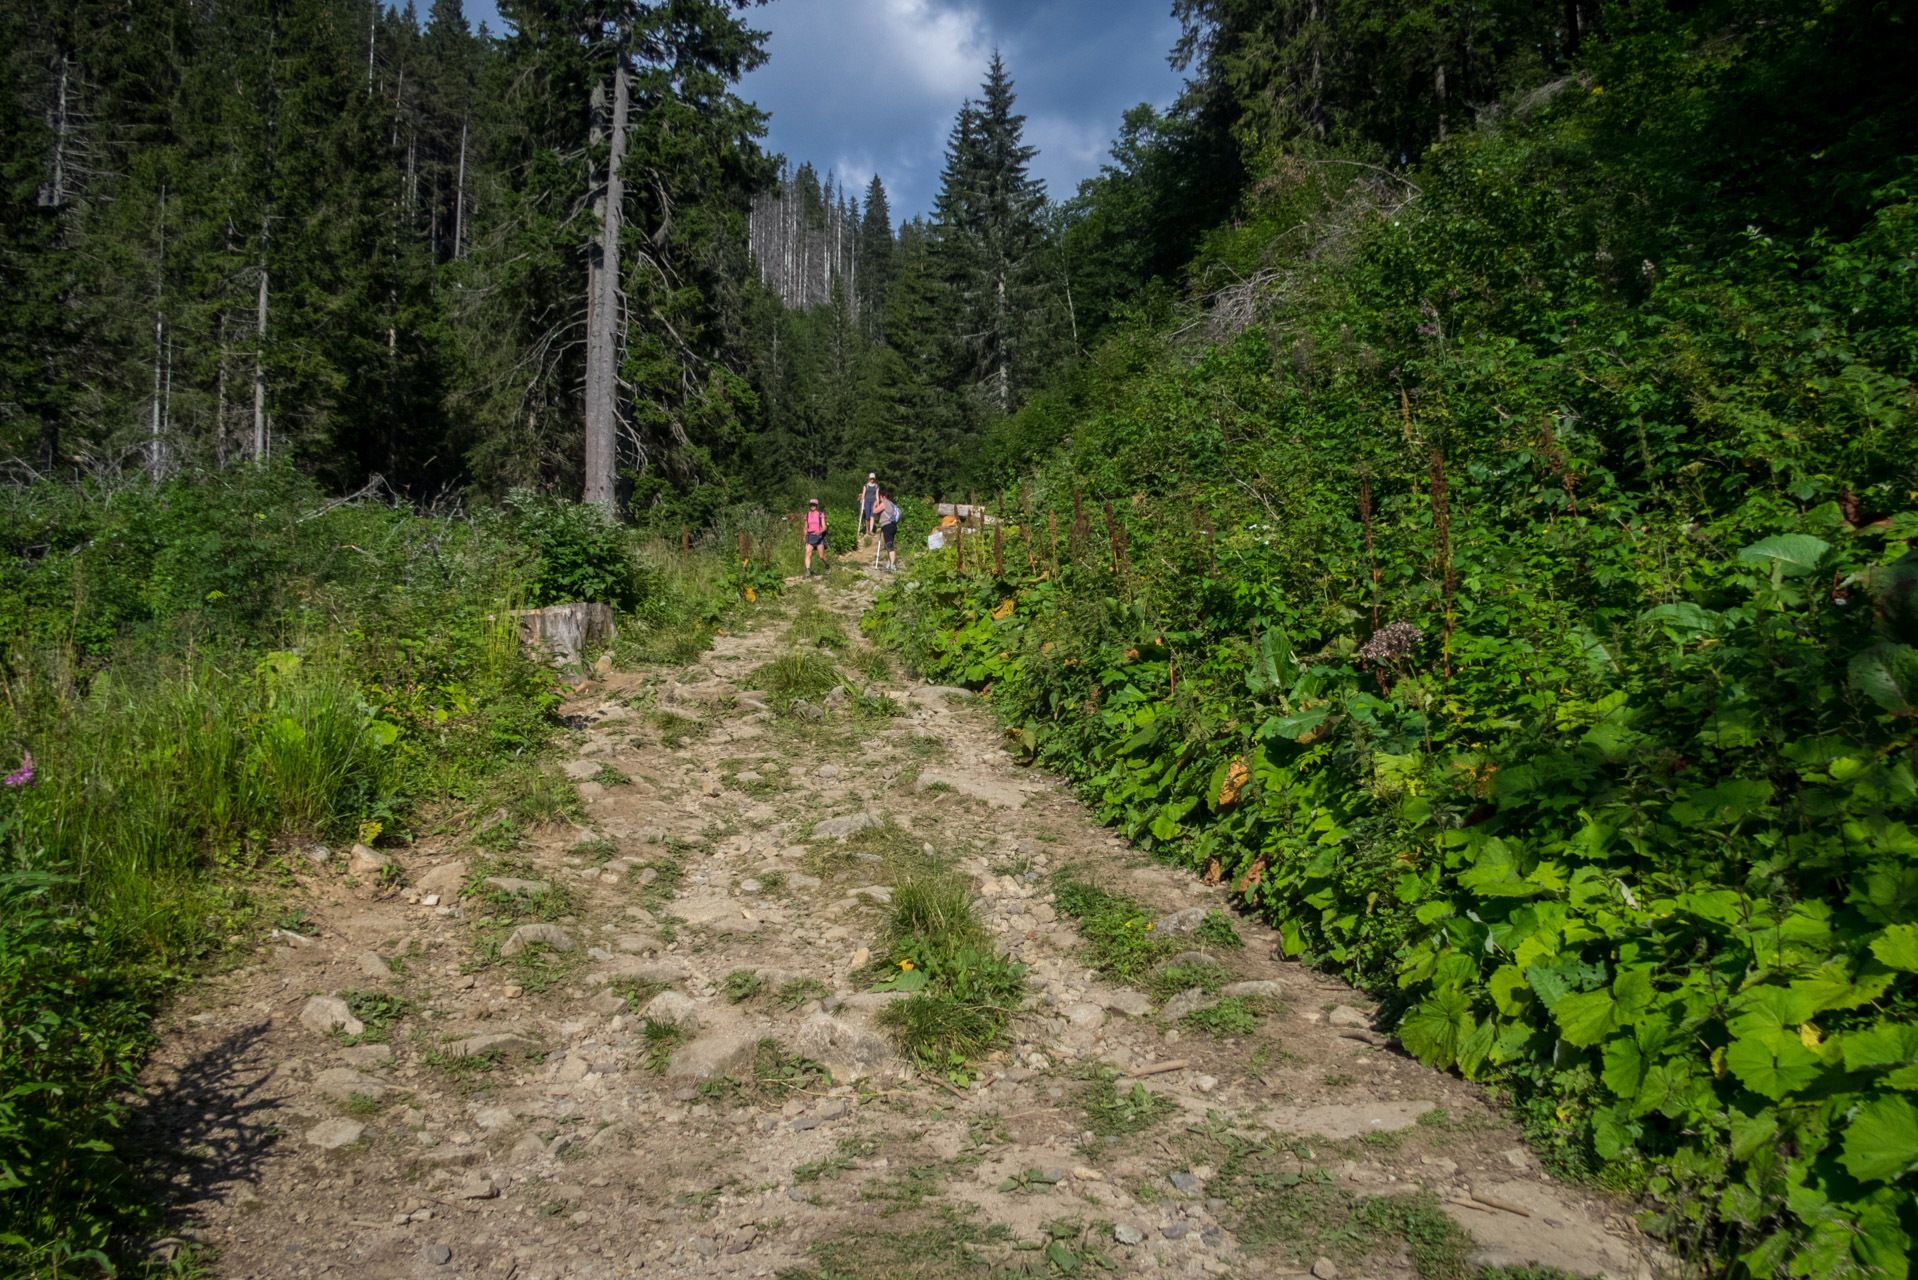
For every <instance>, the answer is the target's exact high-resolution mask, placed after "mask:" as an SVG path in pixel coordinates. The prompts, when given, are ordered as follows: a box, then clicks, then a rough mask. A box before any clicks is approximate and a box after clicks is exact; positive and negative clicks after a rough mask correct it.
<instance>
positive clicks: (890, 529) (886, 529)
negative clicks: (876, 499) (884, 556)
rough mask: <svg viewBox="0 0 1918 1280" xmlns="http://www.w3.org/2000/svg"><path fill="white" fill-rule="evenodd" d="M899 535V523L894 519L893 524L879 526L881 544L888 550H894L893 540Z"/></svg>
mask: <svg viewBox="0 0 1918 1280" xmlns="http://www.w3.org/2000/svg"><path fill="white" fill-rule="evenodd" d="M898 536H899V524H898V522H897V521H894V522H893V523H892V524H882V525H880V526H879V545H880V546H882V547H884V548H885V549H886V550H888V551H891V550H892V540H893V539H894V538H896V537H898Z"/></svg>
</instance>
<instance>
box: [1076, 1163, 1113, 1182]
mask: <svg viewBox="0 0 1918 1280" xmlns="http://www.w3.org/2000/svg"><path fill="white" fill-rule="evenodd" d="M1072 1176H1073V1177H1075V1178H1077V1179H1078V1180H1079V1181H1081V1182H1104V1181H1105V1180H1106V1176H1105V1175H1104V1174H1103V1173H1100V1172H1099V1171H1098V1170H1097V1169H1088V1168H1087V1167H1086V1166H1085V1165H1082V1164H1079V1165H1074V1166H1073V1167H1072Z"/></svg>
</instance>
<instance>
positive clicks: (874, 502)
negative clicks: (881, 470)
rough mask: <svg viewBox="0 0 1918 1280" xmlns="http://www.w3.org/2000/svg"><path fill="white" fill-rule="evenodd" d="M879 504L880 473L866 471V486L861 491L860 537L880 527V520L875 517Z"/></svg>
mask: <svg viewBox="0 0 1918 1280" xmlns="http://www.w3.org/2000/svg"><path fill="white" fill-rule="evenodd" d="M878 505H879V475H878V473H877V472H874V471H868V472H867V473H866V487H865V488H863V489H861V490H860V491H859V536H860V537H862V538H863V537H865V536H867V535H868V534H870V533H872V532H873V531H874V530H876V529H877V528H878V527H879V522H878V521H877V520H875V519H874V518H873V517H874V511H875V508H876V507H877V506H878Z"/></svg>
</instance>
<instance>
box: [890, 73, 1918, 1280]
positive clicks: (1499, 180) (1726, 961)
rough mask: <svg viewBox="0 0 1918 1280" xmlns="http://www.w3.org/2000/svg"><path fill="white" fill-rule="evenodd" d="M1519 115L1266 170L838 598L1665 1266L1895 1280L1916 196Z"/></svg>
mask: <svg viewBox="0 0 1918 1280" xmlns="http://www.w3.org/2000/svg"><path fill="white" fill-rule="evenodd" d="M1603 71H1610V72H1613V73H1616V75H1617V79H1616V80H1613V79H1612V77H1611V75H1607V76H1606V81H1607V85H1608V86H1609V87H1614V88H1615V90H1616V94H1617V95H1621V96H1622V95H1625V94H1630V93H1636V94H1638V95H1639V100H1638V102H1637V104H1636V106H1637V107H1638V108H1639V109H1641V110H1642V109H1648V108H1647V103H1648V102H1651V103H1652V105H1653V106H1656V105H1657V98H1656V94H1657V92H1666V93H1671V92H1673V90H1672V89H1671V86H1670V84H1669V83H1664V84H1660V83H1655V82H1654V80H1655V77H1654V73H1651V72H1647V73H1645V74H1643V75H1641V76H1639V77H1637V78H1636V79H1634V77H1633V76H1632V75H1631V74H1629V73H1628V72H1627V71H1626V70H1625V69H1623V68H1622V67H1621V66H1619V65H1618V64H1617V63H1614V64H1612V65H1610V66H1609V67H1605V68H1601V72H1603ZM1663 101H1664V102H1665V103H1666V105H1668V106H1669V105H1670V104H1671V102H1672V101H1673V99H1672V98H1670V97H1667V98H1666V99H1664V100H1663ZM1540 102H1541V99H1539V98H1538V97H1537V96H1536V95H1535V96H1534V98H1533V99H1531V100H1530V105H1529V106H1528V107H1527V109H1526V111H1525V112H1522V113H1508V114H1507V115H1505V116H1503V117H1494V119H1495V120H1496V121H1497V123H1498V127H1497V128H1492V127H1481V128H1480V129H1478V130H1476V131H1474V132H1472V133H1469V134H1461V135H1459V136H1457V137H1455V138H1454V139H1452V140H1450V141H1447V142H1446V143H1444V144H1443V145H1442V146H1439V147H1435V148H1434V149H1433V150H1432V151H1430V152H1428V153H1427V155H1426V158H1425V159H1424V161H1423V162H1422V163H1421V164H1419V165H1417V166H1414V167H1412V168H1411V169H1409V170H1406V171H1405V172H1404V173H1403V175H1395V174H1390V173H1387V172H1385V171H1383V170H1378V169H1375V168H1372V167H1370V166H1368V165H1367V164H1365V163H1360V162H1359V161H1358V159H1357V158H1356V157H1353V158H1351V159H1347V160H1342V159H1341V158H1340V157H1339V156H1338V155H1336V154H1333V153H1330V152H1327V153H1321V155H1320V156H1319V157H1318V158H1317V159H1313V158H1309V157H1308V158H1300V157H1299V156H1298V154H1297V153H1296V152H1294V153H1293V154H1291V155H1288V156H1282V157H1280V158H1278V159H1276V160H1275V161H1274V162H1273V163H1272V165H1271V168H1270V170H1269V175H1268V176H1267V177H1266V178H1265V179H1264V180H1263V182H1255V183H1254V184H1253V186H1252V188H1251V190H1252V193H1253V194H1252V195H1250V196H1248V198H1247V208H1246V209H1245V211H1244V213H1243V216H1242V217H1241V218H1240V219H1239V220H1238V221H1237V222H1236V223H1235V225H1233V226H1231V227H1224V228H1221V229H1219V230H1218V231H1216V232H1215V233H1213V235H1212V236H1211V238H1210V239H1209V241H1208V243H1207V247H1206V248H1205V249H1204V250H1203V251H1202V252H1201V254H1200V256H1199V259H1198V260H1197V262H1195V264H1194V266H1193V268H1192V270H1191V274H1192V277H1193V278H1194V279H1195V280H1208V279H1209V280H1212V281H1215V282H1216V281H1227V282H1229V283H1228V284H1227V285H1226V287H1225V288H1223V289H1214V290H1212V291H1211V292H1209V293H1207V294H1205V296H1204V299H1203V302H1202V303H1199V304H1195V305H1194V306H1192V307H1191V308H1189V309H1188V310H1187V311H1185V312H1183V313H1182V314H1180V315H1178V316H1176V317H1174V318H1173V319H1171V320H1169V321H1165V322H1162V323H1155V324H1141V325H1140V326H1138V327H1136V328H1135V329H1134V330H1133V331H1131V332H1129V333H1125V334H1122V335H1121V336H1119V337H1117V338H1114V339H1112V340H1110V341H1108V342H1107V343H1106V344H1104V345H1103V346H1101V347H1100V348H1098V349H1097V350H1095V351H1093V352H1092V353H1091V354H1090V356H1089V357H1088V360H1087V362H1086V364H1085V365H1084V366H1083V367H1082V368H1081V369H1080V370H1079V371H1078V372H1077V373H1076V374H1074V375H1073V376H1072V377H1071V378H1069V379H1067V380H1066V381H1065V382H1064V383H1063V384H1061V386H1060V387H1058V388H1057V389H1055V391H1054V392H1053V393H1051V394H1050V395H1049V396H1048V397H1047V398H1045V399H1044V400H1043V402H1036V403H1035V404H1034V406H1032V407H1031V409H1030V410H1029V412H1028V414H1026V415H1023V416H1022V415H1015V416H1014V417H1013V418H1011V419H1009V420H1007V421H1006V422H1005V423H1004V424H1003V425H1002V427H1001V428H1000V429H999V433H998V439H999V441H1000V442H1001V444H1002V446H1003V450H1004V452H1003V453H1002V455H1001V456H1002V458H1003V459H1004V460H1005V470H1004V472H1003V473H1002V474H1003V477H1004V478H1003V481H1002V483H1003V485H1004V488H1005V493H1004V496H1003V498H1000V497H998V496H997V495H995V501H1000V502H1002V503H1003V508H1002V509H1003V510H1004V511H1005V512H1006V513H1008V514H1007V515H1006V523H1005V524H1003V525H1000V526H999V527H998V528H997V529H996V530H992V531H981V532H982V533H983V535H984V536H982V537H978V538H968V540H967V541H968V543H969V544H970V545H969V548H968V551H969V554H968V556H967V559H966V562H965V569H964V572H961V571H960V569H959V565H958V562H957V556H956V554H955V552H953V551H951V550H947V551H943V552H939V553H935V554H932V555H927V556H925V557H922V558H921V559H920V560H919V562H918V564H917V565H916V566H915V568H914V571H913V573H912V575H911V577H910V579H909V580H907V581H905V582H904V583H901V584H899V585H898V586H897V587H895V588H894V589H892V590H891V591H889V592H888V594H887V595H886V596H885V597H884V598H883V599H882V601H881V603H880V605H879V606H878V608H877V609H876V611H875V612H874V614H873V615H872V616H871V618H870V619H869V623H868V625H869V626H870V627H871V629H872V630H873V631H874V633H875V634H876V635H878V636H881V637H884V638H886V639H887V640H888V641H889V642H890V643H892V644H893V645H895V646H897V648H898V649H899V651H900V652H901V654H902V656H903V657H904V658H905V659H906V660H907V661H908V662H910V663H912V664H914V665H915V666H916V667H917V668H918V669H919V670H921V671H922V672H923V673H924V674H925V675H926V676H927V677H928V678H931V679H935V680H938V681H945V682H959V683H964V684H966V685H968V686H971V687H973V688H975V689H979V690H981V691H982V692H986V693H988V694H989V695H990V699H991V703H992V705H993V707H994V708H995V709H996V711H997V713H998V715H999V716H1000V718H1001V719H1002V720H1003V722H1004V725H1005V737H1006V744H1007V748H1008V750H1010V751H1012V752H1013V753H1015V754H1016V755H1018V756H1019V757H1020V758H1021V759H1022V760H1024V761H1026V762H1029V763H1031V764H1033V765H1037V766H1044V767H1048V768H1051V769H1055V770H1058V771H1059V772H1061V773H1063V774H1065V775H1066V776H1068V777H1069V778H1071V779H1072V780H1073V781H1074V783H1076V785H1077V786H1078V788H1079V790H1080V792H1081V794H1082V795H1083V796H1085V797H1086V798H1087V800H1088V801H1089V802H1091V803H1092V804H1094V805H1095V806H1096V807H1097V809H1098V811H1099V812H1100V813H1101V814H1102V815H1103V816H1104V817H1105V819H1106V820H1107V821H1109V822H1111V823H1112V824H1114V825H1115V826H1117V827H1119V828H1120V829H1122V830H1123V831H1125V832H1126V834H1127V835H1128V836H1130V837H1131V838H1133V839H1134V840H1137V841H1140V842H1143V843H1144V844H1147V845H1149V846H1151V847H1154V848H1156V849H1157V850H1159V851H1160V852H1161V854H1162V855H1163V856H1165V857H1166V858H1168V859H1172V860H1175V861H1177V862H1180V863H1183V864H1185V865H1187V866H1190V867H1192V868H1194V869H1195V870H1197V871H1200V872H1202V873H1203V874H1204V876H1205V878H1206V879H1207V880H1208V881H1211V882H1215V883H1217V882H1224V883H1226V884H1228V885H1230V887H1231V889H1232V891H1233V893H1234V894H1235V896H1236V897H1237V898H1238V899H1239V900H1240V901H1241V902H1242V903H1243V904H1244V905H1245V908H1246V909H1247V910H1250V911H1255V912H1258V913H1260V914H1261V915H1263V916H1264V917H1265V918H1267V919H1269V920H1270V921H1271V922H1272V923H1273V924H1274V925H1275V926H1276V927H1277V928H1279V929H1280V930H1281V931H1282V933H1283V936H1284V938H1285V945H1286V948H1287V950H1288V951H1289V952H1290V953H1292V954H1294V955H1296V956H1298V957H1299V958H1300V959H1302V960H1304V961H1306V962H1308V963H1313V964H1317V965H1323V966H1326V967H1329V968H1333V969H1337V970H1338V971H1340V972H1342V973H1344V974H1346V975H1348V976H1350V977H1351V978H1352V979H1353V980H1355V981H1357V982H1360V983H1362V984H1364V985H1365V986H1367V987H1368V988H1369V989H1371V990H1372V991H1374V992H1375V993H1377V994H1378V995H1379V996H1380V997H1381V999H1382V1000H1383V1001H1384V1004H1385V1017H1386V1018H1387V1020H1388V1021H1387V1025H1390V1026H1392V1027H1394V1028H1395V1029H1396V1032H1397V1034H1398V1037H1399V1038H1400V1040H1401V1042H1402V1043H1403V1045H1404V1047H1405V1049H1406V1050H1407V1051H1409V1052H1411V1053H1413V1054H1415V1055H1417V1056H1418V1057H1419V1058H1420V1059H1421V1060H1423V1061H1425V1062H1427V1063H1429V1064H1432V1065H1434V1066H1437V1067H1441V1068H1447V1069H1453V1070H1457V1071H1459V1072H1461V1073H1462V1074H1464V1075H1465V1076H1467V1077H1469V1078H1473V1079H1477V1080H1481V1081H1485V1082H1487V1083H1489V1084H1492V1085H1494V1086H1495V1087H1496V1088H1497V1089H1498V1090H1500V1091H1501V1092H1502V1093H1503V1094H1504V1096H1505V1097H1506V1098H1507V1099H1509V1101H1510V1104H1511V1105H1512V1106H1513V1108H1514V1109H1515V1110H1516V1112H1517V1114H1518V1115H1519V1116H1520V1117H1522V1118H1523V1120H1524V1121H1525V1123H1526V1125H1527V1128H1528V1130H1529V1132H1530V1133H1531V1135H1532V1137H1533V1140H1534V1141H1535V1142H1536V1144H1537V1145H1538V1149H1539V1150H1540V1151H1541V1153H1542V1154H1544V1155H1545V1156H1546V1158H1547V1159H1548V1161H1549V1162H1550V1164H1551V1166H1552V1167H1553V1168H1554V1169H1556V1170H1557V1171H1559V1172H1561V1173H1564V1174H1566V1175H1569V1176H1573V1177H1577V1178H1581V1179H1586V1180H1590V1181H1594V1182H1597V1183H1600V1184H1603V1185H1607V1186H1611V1187H1614V1188H1617V1189H1620V1190H1622V1191H1625V1192H1628V1193H1631V1194H1633V1195H1635V1196H1637V1197H1639V1198H1640V1199H1641V1203H1642V1204H1643V1205H1644V1206H1645V1207H1646V1221H1647V1223H1648V1224H1649V1225H1650V1226H1651V1227H1653V1228H1654V1229H1656V1230H1657V1231H1658V1232H1659V1233H1660V1234H1662V1235H1663V1236H1664V1237H1665V1238H1666V1240H1667V1241H1668V1242H1669V1243H1670V1244H1671V1245H1672V1247H1673V1248H1674V1249H1675V1250H1677V1251H1678V1252H1679V1253H1680V1254H1681V1255H1682V1256H1683V1257H1684V1258H1686V1259H1687V1260H1688V1262H1689V1263H1690V1264H1691V1265H1694V1266H1696V1267H1698V1268H1700V1269H1701V1270H1703V1271H1705V1272H1709V1273H1728V1274H1742V1275H1762V1276H1770V1275H1785V1274H1793V1275H1803V1274H1815V1275H1820V1276H1841V1275H1867V1274H1869V1275H1875V1276H1884V1277H1900V1276H1905V1275H1907V1274H1909V1271H1910V1265H1911V1261H1910V1260H1911V1257H1912V1253H1913V1246H1914V1241H1918V1205H1915V1202H1914V1170H1918V1100H1915V1099H1914V1097H1913V1091H1914V1090H1918V1022H1914V1018H1913V1014H1914V1011H1915V1008H1918V924H1914V923H1913V920H1914V906H1918V836H1915V835H1914V833H1913V828H1912V823H1913V820H1914V817H1918V782H1915V781H1914V772H1913V767H1914V766H1913V760H1912V748H1913V739H1912V733H1913V726H1914V715H1918V648H1914V646H1918V605H1914V599H1918V596H1914V591H1918V555H1914V554H1913V553H1912V552H1910V551H1909V550H1908V544H1909V542H1910V540H1911V539H1912V538H1914V537H1918V470H1915V469H1914V463H1913V459H1914V458H1915V457H1918V452H1914V445H1918V404H1915V402H1914V395H1913V385H1912V382H1911V377H1912V375H1913V372H1914V363H1915V361H1914V342H1913V337H1914V331H1913V328H1912V321H1911V317H1912V316H1913V315H1915V314H1918V307H1914V303H1915V302H1918V297H1914V295H1913V293H1912V289H1913V283H1914V280H1918V274H1915V273H1914V265H1918V221H1915V220H1914V219H1915V218H1918V207H1914V205H1913V204H1912V203H1911V200H1910V197H1909V195H1908V193H1907V190H1906V189H1905V188H1904V187H1903V186H1902V185H1900V184H1898V183H1896V182H1892V183H1888V184H1885V185H1881V186H1879V187H1878V188H1877V189H1876V192H1875V195H1874V196H1873V197H1872V198H1871V199H1870V200H1869V201H1867V202H1866V203H1867V205H1868V208H1867V210H1866V211H1865V213H1864V214H1863V215H1862V216H1861V217H1860V218H1859V219H1858V220H1857V221H1856V224H1855V226H1854V228H1853V229H1852V230H1851V231H1850V232H1848V233H1846V234H1843V235H1840V234H1837V233H1835V232H1832V231H1829V230H1819V231H1810V232H1807V233H1806V234H1803V235H1798V236H1790V235H1785V234H1774V233H1767V232H1764V231H1761V230H1759V229H1757V228H1755V227H1754V228H1749V229H1748V228H1747V227H1743V226H1717V227H1714V226H1712V225H1710V224H1708V223H1707V222H1706V221H1705V220H1704V219H1703V218H1702V217H1701V216H1700V215H1699V213H1698V211H1697V210H1696V209H1693V208H1686V207H1684V206H1683V204H1682V202H1681V201H1678V200H1676V199H1673V198H1671V197H1670V193H1669V189H1668V190H1666V191H1664V192H1658V191H1651V187H1652V178H1651V176H1650V170H1649V169H1648V168H1646V167H1642V166H1644V165H1646V164H1647V163H1648V162H1647V160H1646V156H1645V154H1644V153H1642V152H1641V153H1639V154H1637V155H1636V156H1635V155H1634V154H1633V153H1632V151H1631V148H1630V147H1629V146H1628V145H1627V144H1626V143H1625V142H1623V141H1622V140H1621V138H1620V136H1619V135H1618V134H1617V133H1615V132H1613V130H1615V129H1616V128H1618V127H1620V121H1619V120H1618V119H1617V118H1615V117H1612V116H1610V115H1608V113H1609V112H1613V111H1617V110H1619V109H1620V108H1618V107H1617V106H1616V105H1614V101H1613V99H1612V98H1608V97H1603V96H1600V95H1599V94H1598V92H1597V91H1596V90H1595V89H1593V88H1592V87H1591V86H1590V85H1589V84H1588V83H1581V82H1568V83H1565V84H1562V85H1559V86H1555V94H1554V96H1550V97H1548V98H1545V99H1543V102H1544V105H1540ZM1661 163H1662V161H1661ZM1669 176H1670V175H1669V174H1663V177H1664V178H1667V179H1668V178H1669ZM1648 191H1650V196H1648V194H1647V193H1648ZM1651 197H1656V198H1655V199H1654V198H1651ZM1661 201H1662V203H1661ZM1634 202H1637V207H1636V208H1634ZM1712 212H1713V215H1714V216H1718V211H1716V210H1713V211H1712ZM1028 419H1030V421H1028ZM1027 428H1029V430H1028V429H1027ZM1066 436H1069V437H1070V439H1069V440H1065V439H1063V437H1066ZM1054 446H1056V447H1054ZM1027 510H1030V511H1031V513H1032V514H1031V517H1030V518H1025V517H1024V515H1023V513H1024V512H1026V511H1027Z"/></svg>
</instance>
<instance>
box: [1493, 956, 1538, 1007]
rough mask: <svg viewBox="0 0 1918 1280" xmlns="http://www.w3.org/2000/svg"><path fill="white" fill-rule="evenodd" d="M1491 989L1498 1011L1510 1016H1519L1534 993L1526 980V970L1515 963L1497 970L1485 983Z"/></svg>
mask: <svg viewBox="0 0 1918 1280" xmlns="http://www.w3.org/2000/svg"><path fill="white" fill-rule="evenodd" d="M1485 985H1486V986H1487V987H1489V988H1490V989H1491V992H1492V1002H1493V1003H1494V1004H1496V1005H1497V1006H1498V1011H1499V1012H1500V1013H1502V1014H1504V1015H1505V1016H1506V1017H1508V1018H1515V1017H1517V1016H1519V1013H1520V1011H1521V1010H1523V1009H1524V1007H1525V1004H1526V1002H1527V1000H1528V999H1529V998H1530V996H1531V994H1532V990H1531V987H1530V986H1529V985H1528V984H1527V982H1526V980H1525V971H1524V970H1523V969H1521V968H1519V967H1518V966H1517V965H1515V964H1508V965H1504V966H1502V967H1501V968H1499V969H1498V970H1496V971H1495V972H1494V973H1493V974H1492V976H1491V979H1490V980H1489V981H1487V982H1486V984H1485Z"/></svg>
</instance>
